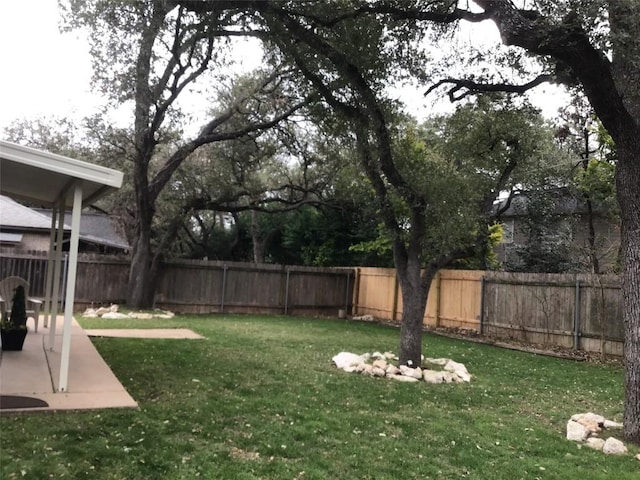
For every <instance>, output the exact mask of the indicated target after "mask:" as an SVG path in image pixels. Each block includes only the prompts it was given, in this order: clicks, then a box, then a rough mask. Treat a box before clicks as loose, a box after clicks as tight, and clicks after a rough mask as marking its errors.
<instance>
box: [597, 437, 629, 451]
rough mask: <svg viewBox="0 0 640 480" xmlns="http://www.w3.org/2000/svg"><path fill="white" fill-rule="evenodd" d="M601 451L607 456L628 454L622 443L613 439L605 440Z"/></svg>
mask: <svg viewBox="0 0 640 480" xmlns="http://www.w3.org/2000/svg"><path fill="white" fill-rule="evenodd" d="M602 451H603V452H604V453H606V454H608V455H623V454H625V453H627V452H628V450H627V447H625V445H624V443H622V442H621V441H620V440H618V439H617V438H613V437H609V438H607V440H606V441H605V442H604V446H603V447H602Z"/></svg>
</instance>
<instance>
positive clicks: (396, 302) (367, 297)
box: [354, 267, 402, 321]
mask: <svg viewBox="0 0 640 480" xmlns="http://www.w3.org/2000/svg"><path fill="white" fill-rule="evenodd" d="M356 281H357V282H358V284H357V286H356V291H357V298H356V299H355V300H354V307H355V312H354V314H356V315H372V316H374V317H377V318H384V319H388V320H394V321H399V320H400V316H401V312H402V310H401V303H402V300H401V298H400V297H399V295H398V291H399V290H398V285H397V282H396V272H395V270H394V269H392V268H369V267H366V268H358V270H357V276H356Z"/></svg>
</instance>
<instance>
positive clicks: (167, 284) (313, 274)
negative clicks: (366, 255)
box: [0, 253, 354, 316]
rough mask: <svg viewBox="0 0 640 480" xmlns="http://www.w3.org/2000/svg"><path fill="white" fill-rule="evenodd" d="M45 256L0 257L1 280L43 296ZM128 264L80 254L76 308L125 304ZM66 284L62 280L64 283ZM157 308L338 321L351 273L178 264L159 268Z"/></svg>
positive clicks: (349, 297) (118, 259)
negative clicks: (19, 280)
mask: <svg viewBox="0 0 640 480" xmlns="http://www.w3.org/2000/svg"><path fill="white" fill-rule="evenodd" d="M46 261H47V257H46V256H43V255H26V254H25V255H16V254H13V253H12V254H6V253H2V254H1V255H0V278H4V277H6V276H9V275H18V276H21V277H23V278H25V279H27V280H28V281H29V283H30V284H31V285H32V290H31V291H32V294H33V296H40V297H42V296H44V290H45V272H46ZM128 276H129V261H128V259H127V258H124V257H120V256H108V255H95V254H82V255H80V256H79V259H78V271H77V280H76V292H75V308H76V310H83V309H84V308H86V307H88V306H91V305H100V304H110V303H119V304H124V303H125V299H126V297H127V282H128ZM63 281H64V279H63ZM157 282H158V285H157V289H156V297H155V306H156V307H157V308H163V309H168V310H172V311H175V312H180V313H212V312H236V313H284V314H300V315H305V314H306V315H330V316H338V311H339V310H344V311H345V312H349V311H350V310H351V301H352V298H353V286H354V270H353V269H352V268H313V267H295V266H282V265H264V264H260V265H256V264H250V263H240V262H215V261H205V260H178V261H172V262H165V263H163V265H162V268H161V273H160V278H159V279H157Z"/></svg>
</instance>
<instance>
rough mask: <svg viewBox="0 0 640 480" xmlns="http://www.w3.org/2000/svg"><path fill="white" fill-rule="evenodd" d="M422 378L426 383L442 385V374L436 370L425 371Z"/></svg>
mask: <svg viewBox="0 0 640 480" xmlns="http://www.w3.org/2000/svg"><path fill="white" fill-rule="evenodd" d="M422 377H423V378H424V381H425V382H427V383H442V382H443V378H442V372H438V371H436V370H423V371H422Z"/></svg>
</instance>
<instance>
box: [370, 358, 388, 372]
mask: <svg viewBox="0 0 640 480" xmlns="http://www.w3.org/2000/svg"><path fill="white" fill-rule="evenodd" d="M373 366H374V367H377V368H381V369H382V370H386V369H387V361H386V360H374V361H373Z"/></svg>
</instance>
